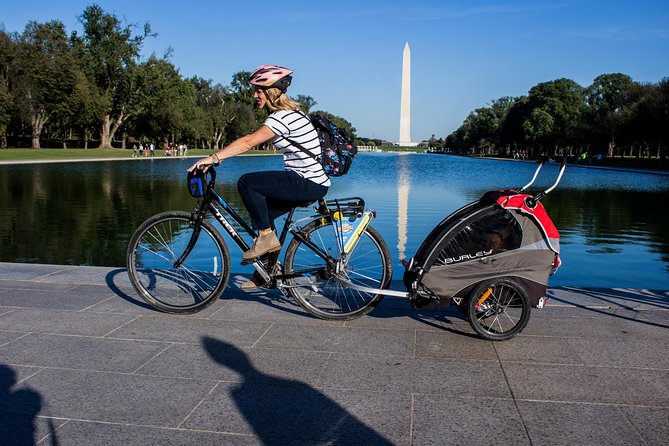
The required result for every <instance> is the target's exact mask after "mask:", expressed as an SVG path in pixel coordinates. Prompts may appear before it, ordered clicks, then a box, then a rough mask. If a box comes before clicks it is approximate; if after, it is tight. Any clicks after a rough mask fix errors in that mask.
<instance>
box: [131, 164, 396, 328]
mask: <svg viewBox="0 0 669 446" xmlns="http://www.w3.org/2000/svg"><path fill="white" fill-rule="evenodd" d="M207 174H208V175H209V180H208V181H207V180H206V177H204V176H203V179H204V181H203V183H202V186H203V187H202V189H201V191H200V192H199V193H197V194H193V192H192V191H191V194H193V195H194V196H195V197H196V198H200V201H199V204H198V206H197V207H196V209H195V211H194V212H191V213H189V212H185V211H167V212H162V213H160V214H157V215H154V216H152V217H150V218H149V219H147V220H146V221H145V222H144V223H142V224H141V225H140V226H139V227H138V229H137V230H136V231H135V233H134V234H133V235H132V237H131V239H130V242H129V244H128V250H127V254H126V263H127V268H128V274H129V276H130V281H131V283H132V285H133V287H134V288H135V290H136V291H137V292H138V294H139V296H140V297H141V298H142V299H143V300H144V301H145V302H146V303H148V304H149V305H151V306H152V307H154V308H156V309H158V310H161V311H164V312H168V313H193V312H197V311H200V310H202V309H204V308H205V307H207V306H209V305H211V304H212V303H213V302H215V301H216V300H217V299H218V298H219V297H220V296H221V295H222V294H223V292H224V291H225V289H226V287H227V284H228V280H229V277H230V253H229V251H228V247H227V245H226V243H225V241H224V239H223V237H222V235H221V234H220V232H219V231H218V230H217V229H216V228H215V227H214V225H213V224H212V223H211V222H210V221H209V220H207V217H210V218H213V219H214V220H215V221H217V222H218V223H220V225H221V227H222V228H223V230H224V231H225V232H226V233H227V234H228V235H229V236H230V238H231V239H232V241H233V242H234V243H235V244H236V245H237V246H238V247H239V249H241V250H242V251H246V250H248V249H249V245H248V244H247V243H246V241H245V239H244V237H242V235H240V233H239V232H238V231H237V230H236V229H235V227H233V225H232V224H230V221H229V220H228V218H231V219H232V220H234V222H236V223H237V225H238V226H239V227H240V228H241V230H242V231H243V233H245V234H246V235H248V236H249V237H256V236H257V234H256V233H255V231H254V230H253V229H252V228H251V227H250V226H249V225H248V224H247V223H246V221H244V219H243V218H242V217H241V216H240V215H239V214H238V213H237V212H236V211H235V210H234V209H233V208H232V207H231V206H230V205H229V204H228V203H227V202H226V201H225V199H224V198H223V197H221V195H219V194H218V192H216V190H215V184H216V170H215V169H214V168H213V166H212V167H210V168H209V169H208V170H207ZM310 204H311V203H298V204H296V205H295V207H293V208H291V209H290V211H289V212H288V214H287V217H286V219H285V222H284V225H283V228H282V230H281V234H280V236H279V240H280V241H281V245H282V246H286V245H285V243H284V242H285V241H286V238H287V236H288V234H290V235H291V236H292V239H291V240H290V242H289V243H288V245H287V248H286V250H285V256H284V261H283V264H281V263H280V262H279V257H280V252H274V253H271V254H268V255H266V256H264V257H263V258H259V259H255V260H252V261H250V262H246V264H251V265H253V267H254V268H255V271H256V272H257V274H258V275H259V276H260V277H261V278H262V281H264V284H263V285H264V286H265V287H268V288H277V289H279V290H280V291H281V292H282V293H283V294H284V295H286V296H291V297H292V298H294V299H295V300H296V301H297V303H298V304H299V305H300V306H301V307H302V308H304V309H305V310H306V311H307V312H309V313H310V314H312V315H313V316H316V317H319V318H322V319H335V320H347V319H352V318H355V317H358V316H361V315H363V314H366V313H368V312H369V311H371V310H372V309H373V308H375V307H376V306H377V305H378V303H379V302H380V301H381V300H382V299H383V294H382V290H384V289H386V288H388V285H389V284H390V281H391V278H392V263H391V257H390V252H389V250H388V246H387V245H386V243H385V241H384V240H383V238H382V237H381V235H380V234H379V233H378V232H377V231H376V230H375V229H374V228H373V227H372V226H371V225H370V224H369V223H370V221H371V219H372V218H374V217H375V216H376V214H375V212H374V211H372V210H369V209H366V208H365V202H364V200H363V199H362V198H359V197H350V198H341V199H332V200H324V199H321V200H319V201H318V206H317V207H316V208H314V211H315V213H314V214H312V215H310V216H308V217H304V218H300V219H298V220H295V221H293V218H294V214H295V210H296V209H297V208H300V207H307V206H309V205H310ZM226 215H227V217H226ZM242 264H244V262H243V263H242ZM347 284H354V285H355V286H356V288H351V287H349V286H347Z"/></svg>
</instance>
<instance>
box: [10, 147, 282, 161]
mask: <svg viewBox="0 0 669 446" xmlns="http://www.w3.org/2000/svg"><path fill="white" fill-rule="evenodd" d="M212 152H213V150H204V149H189V150H188V156H200V157H201V156H207V155H209V154H210V153H212ZM247 153H249V154H265V155H271V154H274V153H275V152H273V151H268V150H250V151H249V152H247ZM131 157H132V150H130V149H0V162H1V161H40V160H45V161H48V160H67V159H80V158H83V159H106V158H131ZM155 157H156V158H159V157H160V158H165V152H164V151H163V150H156V152H155Z"/></svg>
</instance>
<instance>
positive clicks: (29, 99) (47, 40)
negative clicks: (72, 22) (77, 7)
mask: <svg viewBox="0 0 669 446" xmlns="http://www.w3.org/2000/svg"><path fill="white" fill-rule="evenodd" d="M75 66H76V64H75V63H74V60H73V59H72V57H71V52H70V46H69V42H68V38H67V35H66V34H65V27H64V25H63V24H62V23H61V22H59V21H55V20H54V21H50V22H47V23H43V24H42V23H37V22H33V21H31V22H28V24H27V25H26V27H25V30H24V31H23V33H22V34H21V35H20V36H19V37H18V43H17V50H16V58H15V59H14V63H13V64H12V68H11V78H12V95H13V97H14V100H15V101H16V103H17V105H18V108H19V110H20V111H21V113H22V115H23V116H24V117H26V118H27V119H29V120H30V122H31V128H32V132H31V139H32V147H33V148H39V147H40V136H41V134H42V129H43V128H44V125H45V124H46V123H47V122H48V121H49V120H50V119H51V118H52V117H53V116H54V115H59V114H60V115H63V114H68V113H72V99H71V95H72V92H73V91H74V89H75V85H76V76H75V75H74V74H73V69H74V67H75Z"/></svg>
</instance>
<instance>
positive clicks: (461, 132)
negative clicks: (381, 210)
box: [433, 73, 669, 159]
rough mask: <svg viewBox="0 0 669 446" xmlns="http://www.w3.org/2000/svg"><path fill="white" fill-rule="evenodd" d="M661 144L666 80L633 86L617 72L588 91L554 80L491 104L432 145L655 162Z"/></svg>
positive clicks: (667, 122)
mask: <svg viewBox="0 0 669 446" xmlns="http://www.w3.org/2000/svg"><path fill="white" fill-rule="evenodd" d="M668 144H669V78H664V79H662V80H660V81H659V82H657V83H639V82H635V81H634V80H633V79H632V78H631V77H630V76H628V75H626V74H621V73H612V74H602V75H600V76H598V77H597V78H596V79H595V80H594V81H593V83H592V85H590V86H588V87H582V86H580V85H579V84H577V83H576V82H574V81H573V80H570V79H557V80H553V81H549V82H543V83H540V84H538V85H536V86H534V87H532V88H531V89H530V90H529V92H528V94H527V95H525V96H521V97H502V98H500V99H497V100H493V101H492V102H491V103H490V104H489V106H488V107H482V108H477V109H476V110H474V111H473V112H471V113H470V114H469V116H467V118H466V119H465V120H464V122H463V123H462V125H461V126H460V127H459V128H458V129H457V130H455V131H454V132H453V133H452V134H450V135H448V137H446V139H445V140H441V141H435V142H433V146H442V147H447V148H449V149H450V150H453V151H456V152H460V153H481V154H497V155H504V156H512V155H513V154H514V153H518V152H525V153H527V154H528V155H529V156H537V155H548V156H555V155H567V156H578V155H579V154H584V153H587V154H589V156H597V155H601V156H602V157H607V156H608V157H623V156H624V157H639V158H642V157H657V158H660V159H664V158H666V156H667V145H668Z"/></svg>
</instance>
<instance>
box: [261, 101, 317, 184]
mask: <svg viewBox="0 0 669 446" xmlns="http://www.w3.org/2000/svg"><path fill="white" fill-rule="evenodd" d="M264 125H266V126H267V127H269V128H270V130H272V132H274V134H275V135H276V136H275V137H274V138H272V143H273V144H274V147H276V148H277V149H279V150H281V151H282V152H283V164H284V167H285V168H286V170H292V171H294V172H296V173H297V174H298V175H300V176H301V177H302V178H305V179H307V180H310V181H313V182H314V183H316V184H320V185H322V186H328V187H329V186H330V178H329V177H328V176H327V174H326V173H325V171H324V170H323V166H321V163H320V162H318V161H316V160H315V159H313V158H312V157H310V156H309V155H308V154H306V153H304V152H303V151H302V150H300V149H299V148H297V147H296V146H295V145H293V144H292V143H291V141H294V142H296V143H298V144H300V145H301V146H302V147H304V148H305V149H306V150H308V151H309V152H310V153H311V154H313V155H314V156H315V157H320V155H321V143H320V141H319V140H318V133H316V129H314V126H313V125H312V124H311V120H310V119H309V118H307V117H306V116H305V115H304V114H303V113H302V112H299V111H296V110H279V111H276V112H274V113H272V114H271V115H269V117H268V118H267V120H266V121H265V124H264ZM289 140H290V141H289Z"/></svg>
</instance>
